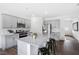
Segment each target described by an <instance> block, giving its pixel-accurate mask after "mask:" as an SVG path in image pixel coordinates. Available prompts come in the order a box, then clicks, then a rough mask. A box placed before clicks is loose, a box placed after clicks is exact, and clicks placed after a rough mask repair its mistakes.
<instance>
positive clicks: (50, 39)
mask: <svg viewBox="0 0 79 59" xmlns="http://www.w3.org/2000/svg"><path fill="white" fill-rule="evenodd" d="M49 42H52V50H53V54H55V50H56V40H55V39H54V38H49Z"/></svg>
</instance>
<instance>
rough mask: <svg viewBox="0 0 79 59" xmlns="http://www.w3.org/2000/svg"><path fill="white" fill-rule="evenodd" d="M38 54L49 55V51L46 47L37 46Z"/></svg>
mask: <svg viewBox="0 0 79 59" xmlns="http://www.w3.org/2000/svg"><path fill="white" fill-rule="evenodd" d="M38 55H49V51H48V49H47V48H46V47H42V48H39V49H38Z"/></svg>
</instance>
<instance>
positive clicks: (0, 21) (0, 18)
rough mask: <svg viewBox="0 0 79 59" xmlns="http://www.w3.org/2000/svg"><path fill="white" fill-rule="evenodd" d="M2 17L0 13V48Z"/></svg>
mask: <svg viewBox="0 0 79 59" xmlns="http://www.w3.org/2000/svg"><path fill="white" fill-rule="evenodd" d="M1 32H2V16H1V12H0V48H2V33H1Z"/></svg>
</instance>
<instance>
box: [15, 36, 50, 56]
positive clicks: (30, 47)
mask: <svg viewBox="0 0 79 59" xmlns="http://www.w3.org/2000/svg"><path fill="white" fill-rule="evenodd" d="M48 40H49V39H48V37H47V36H38V37H37V38H36V39H33V38H32V36H27V37H24V38H19V39H18V40H17V54H18V55H37V54H38V48H40V47H44V46H45V45H46V42H47V41H48Z"/></svg>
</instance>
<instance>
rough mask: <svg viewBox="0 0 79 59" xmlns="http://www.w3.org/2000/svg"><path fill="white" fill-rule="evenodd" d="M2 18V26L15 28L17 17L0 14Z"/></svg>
mask: <svg viewBox="0 0 79 59" xmlns="http://www.w3.org/2000/svg"><path fill="white" fill-rule="evenodd" d="M2 19H3V28H16V25H17V17H14V16H11V15H7V14H2Z"/></svg>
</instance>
